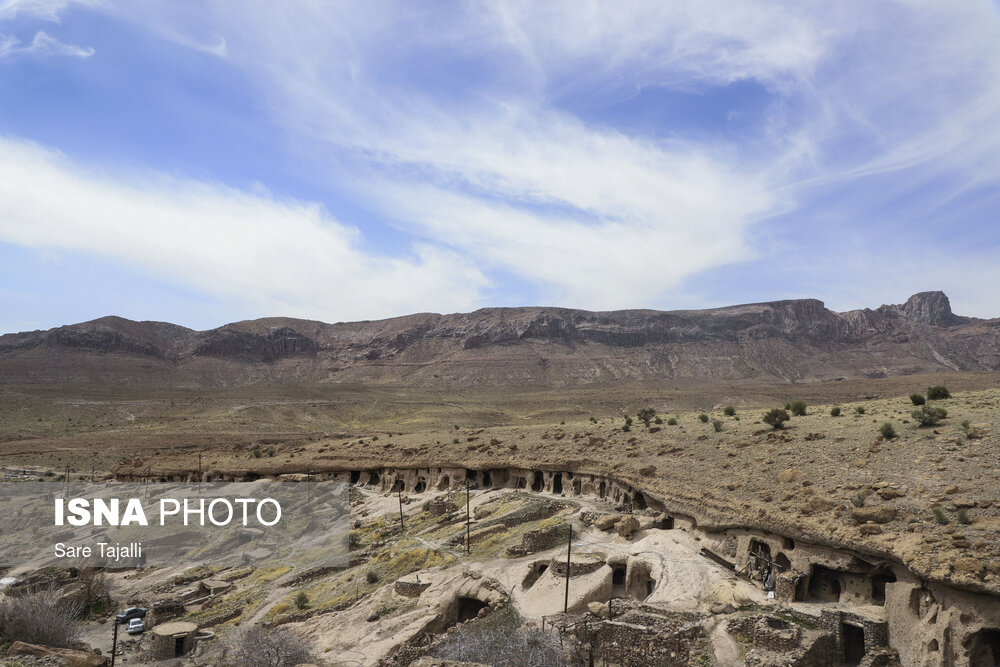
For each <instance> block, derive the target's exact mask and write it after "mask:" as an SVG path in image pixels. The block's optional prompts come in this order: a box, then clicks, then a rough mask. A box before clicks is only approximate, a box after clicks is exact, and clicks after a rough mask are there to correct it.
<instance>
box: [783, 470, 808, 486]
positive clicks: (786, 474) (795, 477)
mask: <svg viewBox="0 0 1000 667" xmlns="http://www.w3.org/2000/svg"><path fill="white" fill-rule="evenodd" d="M800 479H802V471H800V470H796V469H795V468H788V469H786V470H782V471H781V472H779V473H778V481H779V482H781V483H782V484H788V483H789V482H797V481H799V480H800Z"/></svg>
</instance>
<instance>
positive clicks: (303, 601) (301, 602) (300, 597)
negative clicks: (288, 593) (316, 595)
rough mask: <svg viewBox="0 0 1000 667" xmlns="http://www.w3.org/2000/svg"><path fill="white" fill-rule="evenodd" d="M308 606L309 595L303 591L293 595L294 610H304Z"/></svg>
mask: <svg viewBox="0 0 1000 667" xmlns="http://www.w3.org/2000/svg"><path fill="white" fill-rule="evenodd" d="M308 605H309V595H308V594H307V593H306V592H305V591H299V592H298V593H296V595H295V608H296V609H305V608H306V606H308Z"/></svg>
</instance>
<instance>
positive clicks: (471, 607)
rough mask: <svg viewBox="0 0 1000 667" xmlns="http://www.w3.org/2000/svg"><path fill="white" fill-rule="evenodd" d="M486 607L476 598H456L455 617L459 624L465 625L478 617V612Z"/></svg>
mask: <svg viewBox="0 0 1000 667" xmlns="http://www.w3.org/2000/svg"><path fill="white" fill-rule="evenodd" d="M486 607H487V604H486V603H485V602H483V601H482V600H477V599H476V598H466V597H461V598H458V610H457V614H456V617H457V619H458V622H459V623H465V622H466V621H471V620H472V619H474V618H476V617H477V616H479V612H480V611H481V610H483V609H485V608H486Z"/></svg>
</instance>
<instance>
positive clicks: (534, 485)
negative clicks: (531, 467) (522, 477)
mask: <svg viewBox="0 0 1000 667" xmlns="http://www.w3.org/2000/svg"><path fill="white" fill-rule="evenodd" d="M544 488H545V480H544V479H543V478H542V473H541V472H539V471H537V470H536V471H535V476H534V479H532V480H531V490H532V491H534V492H535V493H541V491H542V489H544Z"/></svg>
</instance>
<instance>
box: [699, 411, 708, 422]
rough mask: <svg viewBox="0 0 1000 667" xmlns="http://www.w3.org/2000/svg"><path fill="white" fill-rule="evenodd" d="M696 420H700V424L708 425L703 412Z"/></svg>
mask: <svg viewBox="0 0 1000 667" xmlns="http://www.w3.org/2000/svg"><path fill="white" fill-rule="evenodd" d="M698 419H699V420H701V423H702V424H707V423H708V415H706V414H705V413H704V412H702V413H701V414H700V415H698Z"/></svg>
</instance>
